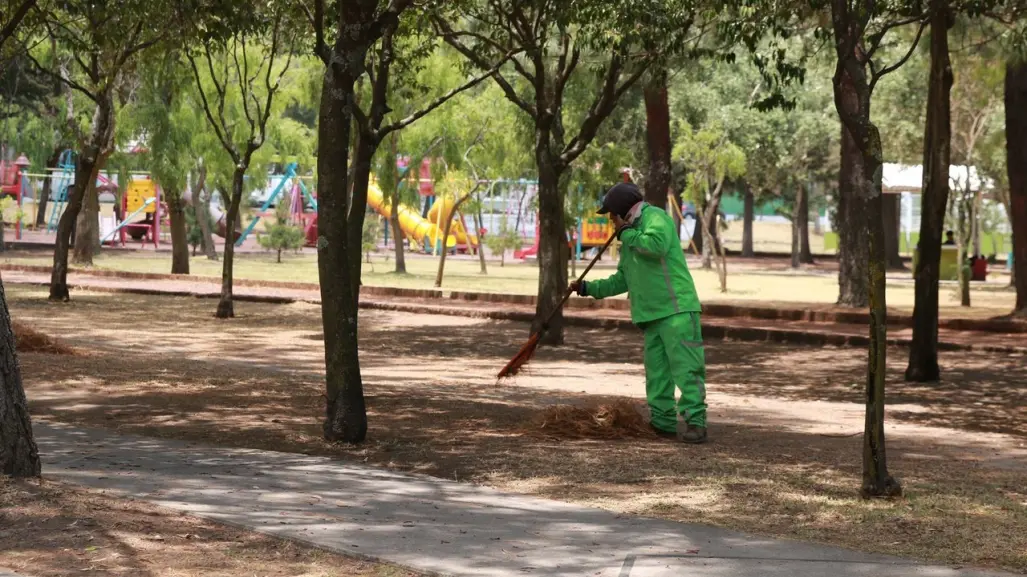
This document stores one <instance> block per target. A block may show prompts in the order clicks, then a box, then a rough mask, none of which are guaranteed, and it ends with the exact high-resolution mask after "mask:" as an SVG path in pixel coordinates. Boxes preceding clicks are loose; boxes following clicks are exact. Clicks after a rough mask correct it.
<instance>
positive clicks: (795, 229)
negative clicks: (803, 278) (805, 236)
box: [791, 185, 803, 268]
mask: <svg viewBox="0 0 1027 577" xmlns="http://www.w3.org/2000/svg"><path fill="white" fill-rule="evenodd" d="M802 195H803V192H802V186H801V185H798V186H796V188H795V207H794V208H793V209H792V218H791V221H792V268H799V267H800V266H802V259H801V258H800V254H799V236H800V235H799V210H800V209H801V207H802V202H801V200H802V199H801V198H800V197H801V196H802Z"/></svg>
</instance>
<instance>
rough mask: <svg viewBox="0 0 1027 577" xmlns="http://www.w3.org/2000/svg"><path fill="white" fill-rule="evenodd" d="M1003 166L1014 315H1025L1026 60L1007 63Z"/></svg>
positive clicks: (1026, 197) (1026, 251) (1026, 277)
mask: <svg viewBox="0 0 1027 577" xmlns="http://www.w3.org/2000/svg"><path fill="white" fill-rule="evenodd" d="M1005 104H1006V155H1007V161H1006V166H1007V170H1008V172H1009V208H1010V211H1009V221H1010V223H1011V225H1012V229H1013V281H1014V285H1015V286H1016V308H1015V309H1014V312H1015V314H1018V315H1021V316H1027V61H1022V60H1021V61H1019V62H1009V63H1007V64H1006V83H1005Z"/></svg>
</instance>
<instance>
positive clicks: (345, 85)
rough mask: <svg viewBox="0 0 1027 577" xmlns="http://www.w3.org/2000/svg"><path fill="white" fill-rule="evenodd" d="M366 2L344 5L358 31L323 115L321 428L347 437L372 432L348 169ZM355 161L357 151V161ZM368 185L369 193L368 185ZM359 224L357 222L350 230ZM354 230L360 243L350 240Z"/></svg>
mask: <svg viewBox="0 0 1027 577" xmlns="http://www.w3.org/2000/svg"><path fill="white" fill-rule="evenodd" d="M366 4H367V3H366V2H365V3H357V4H356V5H354V6H353V7H351V8H347V9H346V10H342V11H341V14H340V16H339V27H340V29H353V32H354V33H353V34H352V35H349V34H347V35H340V36H339V38H338V39H337V40H336V43H335V46H334V47H333V48H332V50H331V54H330V59H331V62H330V64H329V65H328V66H326V67H325V76H324V81H323V86H322V91H321V105H320V113H319V116H320V118H319V122H318V155H317V175H318V204H317V230H318V238H317V254H318V259H317V268H318V278H319V280H320V285H321V303H322V305H321V323H322V325H323V328H324V344H325V389H326V401H325V421H324V425H323V431H324V436H325V439H326V440H328V441H331V442H347V443H359V442H361V441H363V440H364V439H365V438H366V437H367V408H366V405H365V401H364V389H363V382H362V380H361V375H360V356H359V353H358V346H357V318H358V315H357V313H358V308H357V305H358V300H359V283H360V253H361V248H362V243H361V242H360V238H361V233H362V226H363V211H362V210H361V211H355V212H360V214H359V215H357V214H354V215H352V216H351V215H350V212H351V211H350V207H351V206H363V205H360V204H358V199H357V198H353V199H352V201H351V199H350V181H349V171H348V170H347V167H349V166H350V165H351V162H350V144H351V143H350V140H351V138H352V136H353V132H354V131H353V123H352V122H351V119H352V111H353V107H354V106H355V105H356V97H355V83H356V78H357V77H358V76H359V75H360V74H361V70H362V68H363V65H364V62H365V58H366V55H367V50H368V43H367V42H366V40H364V39H363V35H364V34H367V33H368V32H367V30H366V28H367V27H368V26H369V23H370V22H372V21H373V6H367V5H366ZM372 4H374V3H372ZM357 161H358V159H357V158H354V159H353V163H354V165H355V163H356V162H357ZM354 192H356V191H354ZM363 192H364V195H365V197H364V198H365V200H366V193H367V191H366V189H365V190H364V191H363ZM354 196H355V195H354ZM351 203H352V204H351ZM354 226H355V227H356V230H355V231H351V230H350V228H351V227H354ZM354 232H355V234H356V239H357V240H356V242H355V243H354V242H353V241H352V240H351V239H352V238H353V236H354V234H353V233H354ZM354 258H355V260H356V266H354Z"/></svg>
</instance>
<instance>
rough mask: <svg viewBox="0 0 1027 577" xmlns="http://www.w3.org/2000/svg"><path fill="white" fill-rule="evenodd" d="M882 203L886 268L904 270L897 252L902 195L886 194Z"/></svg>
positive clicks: (900, 256)
mask: <svg viewBox="0 0 1027 577" xmlns="http://www.w3.org/2000/svg"><path fill="white" fill-rule="evenodd" d="M882 202H883V205H884V215H883V216H884V252H885V258H886V259H887V263H888V268H889V269H893V270H905V268H906V265H905V264H903V262H902V255H901V254H900V253H899V229H900V224H901V223H900V222H899V212H900V204H901V202H902V197H901V196H900V195H898V194H886V195H884V200H883V201H882Z"/></svg>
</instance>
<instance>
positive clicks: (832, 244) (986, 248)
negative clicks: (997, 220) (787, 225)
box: [824, 232, 1013, 259]
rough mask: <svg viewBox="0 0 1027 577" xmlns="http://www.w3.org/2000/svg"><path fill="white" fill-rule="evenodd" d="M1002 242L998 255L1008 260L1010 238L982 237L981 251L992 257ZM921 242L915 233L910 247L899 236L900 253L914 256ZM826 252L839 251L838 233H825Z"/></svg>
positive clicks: (911, 237)
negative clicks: (914, 250) (918, 242)
mask: <svg viewBox="0 0 1027 577" xmlns="http://www.w3.org/2000/svg"><path fill="white" fill-rule="evenodd" d="M999 239H1001V241H1000V242H999V243H998V246H1001V247H1002V252H1001V253H999V254H998V257H999V258H1000V259H1004V258H1008V256H1009V252H1010V251H1011V250H1013V243H1012V240H1011V238H1010V237H1009V236H1003V235H994V236H993V235H984V236H982V237H981V251H982V252H983V253H984V256H991V255H992V254H996V253H998V251H996V250H995V248H996V241H999ZM918 240H920V233H913V234H911V235H909V242H910V243H911V245H910V246H907V245H906V235H904V234H901V235H899V252H900V253H902V254H913V249H915V248H916V243H917V241H918ZM824 250H825V251H827V252H837V251H838V233H836V232H828V233H824Z"/></svg>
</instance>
